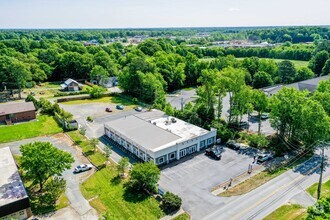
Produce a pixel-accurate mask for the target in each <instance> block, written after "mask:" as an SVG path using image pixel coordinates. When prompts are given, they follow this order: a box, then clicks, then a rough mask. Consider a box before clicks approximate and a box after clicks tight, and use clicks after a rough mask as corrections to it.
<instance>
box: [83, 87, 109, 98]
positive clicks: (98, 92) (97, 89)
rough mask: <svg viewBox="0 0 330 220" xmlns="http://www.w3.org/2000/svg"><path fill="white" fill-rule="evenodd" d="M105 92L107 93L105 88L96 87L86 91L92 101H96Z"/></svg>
mask: <svg viewBox="0 0 330 220" xmlns="http://www.w3.org/2000/svg"><path fill="white" fill-rule="evenodd" d="M105 91H107V90H106V89H105V88H103V87H101V86H96V85H94V86H93V87H92V88H88V89H87V92H88V93H89V95H90V97H91V98H92V99H97V98H100V97H102V95H103V93H104V92H105Z"/></svg>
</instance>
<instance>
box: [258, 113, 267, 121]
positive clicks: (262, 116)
mask: <svg viewBox="0 0 330 220" xmlns="http://www.w3.org/2000/svg"><path fill="white" fill-rule="evenodd" d="M260 118H261V119H262V120H266V119H268V118H269V114H268V113H263V114H261V116H260Z"/></svg>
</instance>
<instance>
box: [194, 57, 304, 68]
mask: <svg viewBox="0 0 330 220" xmlns="http://www.w3.org/2000/svg"><path fill="white" fill-rule="evenodd" d="M214 59H215V58H202V59H199V60H200V61H206V62H210V61H212V60H214ZM236 59H238V60H243V59H244V57H238V58H236ZM260 59H267V60H274V61H275V62H276V63H278V62H281V61H283V60H285V59H270V58H260ZM289 61H291V62H292V63H293V64H294V65H295V67H296V68H300V67H307V66H308V61H304V60H289Z"/></svg>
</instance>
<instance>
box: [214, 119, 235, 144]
mask: <svg viewBox="0 0 330 220" xmlns="http://www.w3.org/2000/svg"><path fill="white" fill-rule="evenodd" d="M211 127H213V128H216V129H217V137H218V138H221V141H223V142H227V141H228V140H230V139H233V138H234V136H235V132H234V131H233V130H231V129H230V128H229V127H228V126H227V124H226V122H225V121H223V120H221V119H217V120H214V121H213V122H212V124H211Z"/></svg>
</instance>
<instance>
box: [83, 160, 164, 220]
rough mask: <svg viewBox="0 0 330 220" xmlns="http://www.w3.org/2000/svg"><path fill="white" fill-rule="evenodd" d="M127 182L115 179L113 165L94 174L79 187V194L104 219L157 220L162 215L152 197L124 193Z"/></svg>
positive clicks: (115, 174)
mask: <svg viewBox="0 0 330 220" xmlns="http://www.w3.org/2000/svg"><path fill="white" fill-rule="evenodd" d="M126 181H127V180H122V179H120V178H118V177H117V171H116V168H115V166H114V165H110V166H109V167H107V168H105V169H102V170H100V171H98V172H96V173H95V174H94V175H93V176H91V177H90V178H89V179H87V180H86V181H85V182H84V183H83V184H82V185H81V192H82V193H83V195H84V197H85V198H86V199H91V200H90V204H91V206H93V207H94V208H95V209H96V210H97V211H98V212H100V213H102V214H103V215H104V216H105V217H106V219H141V220H149V219H159V218H161V217H162V216H164V213H163V212H162V210H161V209H160V208H159V203H158V202H157V201H156V199H155V198H154V197H152V196H147V197H145V196H139V195H136V194H132V193H130V192H127V191H125V188H124V184H125V182H126Z"/></svg>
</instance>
